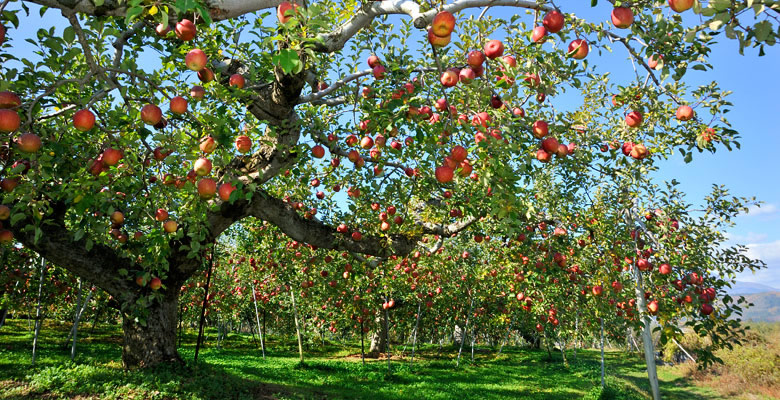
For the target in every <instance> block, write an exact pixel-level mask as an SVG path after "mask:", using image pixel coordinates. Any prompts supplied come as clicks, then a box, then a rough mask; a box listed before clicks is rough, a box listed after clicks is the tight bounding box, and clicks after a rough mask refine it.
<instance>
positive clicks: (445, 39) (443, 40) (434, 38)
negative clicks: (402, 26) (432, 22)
mask: <svg viewBox="0 0 780 400" xmlns="http://www.w3.org/2000/svg"><path fill="white" fill-rule="evenodd" d="M450 40H452V35H445V36H438V35H436V34H434V33H433V29H429V30H428V42H429V43H430V44H432V45H434V46H435V47H444V46H446V45H448V44H450Z"/></svg>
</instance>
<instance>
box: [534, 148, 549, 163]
mask: <svg viewBox="0 0 780 400" xmlns="http://www.w3.org/2000/svg"><path fill="white" fill-rule="evenodd" d="M536 159H537V160H539V161H541V162H543V163H548V162H550V160H552V155H550V153H548V152H546V151H545V150H544V149H539V150H537V151H536Z"/></svg>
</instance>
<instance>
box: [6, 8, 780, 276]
mask: <svg viewBox="0 0 780 400" xmlns="http://www.w3.org/2000/svg"><path fill="white" fill-rule="evenodd" d="M566 3H570V2H566ZM577 3H578V5H569V4H561V5H562V6H564V7H571V8H564V11H565V12H573V13H575V14H576V15H577V16H579V17H583V18H586V19H588V20H591V21H606V20H608V19H609V14H610V11H611V6H610V5H609V4H608V3H607V2H606V1H601V2H599V5H598V6H597V7H595V8H591V7H588V4H589V2H585V1H582V2H577ZM9 7H11V8H14V9H17V8H18V3H11V4H10V6H9ZM31 8H32V12H31V16H30V17H24V16H23V15H20V20H22V24H21V26H20V28H19V29H13V28H11V27H8V28H9V30H8V34H7V35H8V36H10V37H13V44H14V47H15V55H16V56H17V57H20V58H22V57H25V56H26V55H29V54H30V53H29V52H31V51H32V47H31V46H30V45H29V44H27V43H24V41H23V40H24V38H35V31H36V30H37V29H38V28H40V27H41V25H39V23H40V20H41V19H40V18H39V17H38V12H37V8H38V7H36V6H33V5H31ZM513 12H518V10H517V9H512V8H507V7H501V8H493V9H491V10H490V11H488V15H494V16H500V17H505V18H506V17H508V16H510V14H509V13H513ZM519 12H520V13H523V10H520V11H519ZM693 17H694V15H693V14H692V13H690V12H688V14H686V18H687V19H691V20H692V18H693ZM531 19H532V17H531V16H526V17H525V18H524V20H525V21H526V22H530V21H531ZM45 20H46V24H47V25H48V24H55V25H56V26H58V27H59V31H61V30H62V28H63V27H64V26H65V25H66V21H65V20H64V18H62V17H61V16H60V13H59V12H57V11H54V10H50V11H48V12H47V13H46V15H45ZM31 22H34V23H31ZM456 31H457V29H456ZM422 34H423V33H421V35H422ZM613 49H614V54H611V55H602V56H601V57H599V56H598V55H596V54H594V53H591V55H589V56H588V58H589V60H590V62H591V63H601V65H609V66H610V72H611V73H612V74H613V77H614V78H615V79H617V80H618V81H620V80H622V83H628V82H629V81H630V80H631V79H632V78H633V69H632V68H631V65H630V62H628V61H627V60H626V57H627V52H626V50H625V49H623V48H622V47H619V46H613ZM745 54H746V55H744V56H740V55H739V53H738V44H737V43H736V42H735V41H731V40H727V39H725V38H723V39H722V43H720V44H718V45H716V46H715V47H714V48H713V52H712V54H711V57H710V63H711V64H712V65H714V67H715V68H714V70H712V71H707V72H700V71H693V70H691V71H689V72H688V74H687V75H686V77H685V80H686V82H688V83H689V84H690V85H697V84H703V83H709V82H710V81H712V80H716V81H718V83H719V85H720V87H721V88H724V89H727V90H731V91H733V94H732V95H731V96H730V97H729V99H730V101H731V102H732V103H733V104H734V106H733V111H732V112H731V113H729V114H728V119H729V120H730V122H731V123H732V125H733V127H734V128H735V129H736V130H737V131H739V132H740V133H741V134H742V140H741V141H740V142H741V144H742V149H741V150H737V151H733V152H727V151H725V150H724V151H718V152H717V153H716V154H710V153H700V154H699V153H696V154H694V161H693V162H692V163H690V164H685V163H684V162H683V161H682V158H681V157H679V156H678V157H676V158H674V159H671V160H670V161H668V162H666V163H664V165H663V166H662V169H661V171H660V174H659V178H660V179H661V180H669V179H672V178H674V179H677V180H678V181H680V182H681V188H682V189H683V190H684V191H685V192H686V193H688V195H689V197H688V201H689V202H691V203H694V204H697V203H700V202H701V199H702V198H703V197H704V196H705V195H707V194H708V193H709V191H710V188H711V186H712V184H713V183H716V184H723V185H726V186H727V187H728V188H729V189H730V190H731V193H732V194H733V195H736V196H756V197H757V199H758V200H760V201H763V202H764V203H765V204H764V205H763V206H762V207H761V208H760V209H754V210H752V212H751V213H749V214H747V215H744V216H740V217H739V218H738V220H737V226H736V227H735V228H734V229H733V230H731V231H730V232H729V236H730V238H732V240H733V241H734V242H737V243H741V244H746V245H748V246H749V248H750V255H751V256H753V257H756V258H761V259H762V260H763V261H764V262H766V263H767V265H768V267H769V268H768V269H765V270H763V271H761V272H759V273H757V274H755V275H753V274H750V273H747V274H743V275H741V276H740V277H739V278H738V279H739V280H741V281H747V282H758V283H763V284H766V285H769V286H773V287H775V288H780V224H779V222H780V186H778V183H780V179H778V175H777V174H778V173H780V157H778V155H777V154H775V153H774V152H775V151H777V149H780V128H778V118H780V101H778V100H779V99H780V96H778V93H780V79H777V78H776V77H775V76H774V75H773V73H775V72H776V71H777V70H778V68H779V67H780V49H778V48H777V47H775V48H771V47H770V48H767V55H766V56H764V57H758V56H757V54H758V51H757V50H754V49H747V50H746V51H745ZM604 61H607V62H606V63H605V62H604ZM361 68H362V66H361Z"/></svg>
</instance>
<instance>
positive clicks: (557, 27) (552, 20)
mask: <svg viewBox="0 0 780 400" xmlns="http://www.w3.org/2000/svg"><path fill="white" fill-rule="evenodd" d="M563 22H564V18H563V14H561V12H560V11H558V10H552V11H550V12H548V13H547V14H546V15H545V16H544V19H542V25H544V27H545V28H546V29H547V32H550V33H558V32H560V31H561V29H563Z"/></svg>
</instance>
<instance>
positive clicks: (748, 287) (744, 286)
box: [729, 281, 780, 296]
mask: <svg viewBox="0 0 780 400" xmlns="http://www.w3.org/2000/svg"><path fill="white" fill-rule="evenodd" d="M778 291H780V289H775V288H773V287H771V286H767V285H762V284H760V283H753V282H740V281H737V282H734V287H732V288H731V289H729V294H730V295H732V296H733V295H737V294H755V293H766V292H778Z"/></svg>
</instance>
